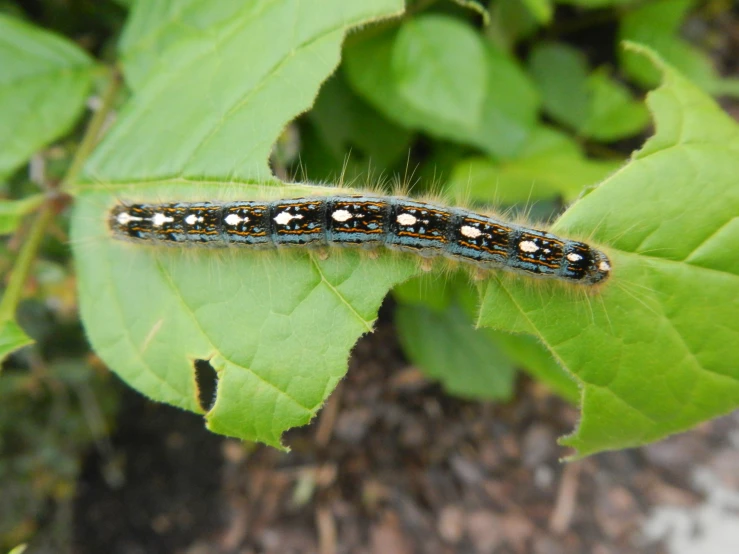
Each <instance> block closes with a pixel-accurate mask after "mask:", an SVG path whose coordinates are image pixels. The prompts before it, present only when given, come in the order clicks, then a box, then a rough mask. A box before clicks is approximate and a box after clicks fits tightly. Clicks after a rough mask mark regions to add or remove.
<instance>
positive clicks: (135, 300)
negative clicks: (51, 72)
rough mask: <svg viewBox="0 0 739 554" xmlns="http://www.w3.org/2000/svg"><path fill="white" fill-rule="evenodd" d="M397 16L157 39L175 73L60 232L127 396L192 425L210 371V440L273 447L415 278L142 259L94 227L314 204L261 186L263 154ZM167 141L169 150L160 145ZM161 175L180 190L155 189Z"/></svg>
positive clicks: (122, 126) (285, 14)
mask: <svg viewBox="0 0 739 554" xmlns="http://www.w3.org/2000/svg"><path fill="white" fill-rule="evenodd" d="M188 6H189V4H188V3H187V2H183V3H182V5H181V9H183V10H186V9H187V8H188ZM401 8H402V3H400V2H397V1H387V0H376V1H374V2H364V3H362V4H361V5H359V4H347V3H345V2H338V1H337V2H335V4H334V6H332V7H327V6H326V5H325V2H318V1H317V0H316V1H314V2H305V1H303V2H274V1H271V2H261V3H258V5H255V4H249V5H248V6H243V7H242V8H241V10H240V11H239V12H237V13H231V14H230V17H228V18H225V19H219V21H220V23H215V24H210V25H206V22H207V21H212V18H213V17H215V15H214V14H212V13H211V12H208V11H207V10H205V8H202V7H201V10H200V11H198V12H197V13H198V14H199V16H200V17H203V18H204V19H203V21H202V22H201V24H200V27H201V28H205V27H207V32H204V33H202V34H199V33H198V34H196V36H194V37H193V36H192V35H191V34H189V33H184V34H183V35H182V36H180V37H178V38H177V40H175V36H176V35H174V34H169V35H168V36H170V40H171V43H170V45H169V46H168V47H166V48H164V49H163V50H162V53H161V58H162V63H165V64H166V62H167V60H168V59H169V56H177V57H179V58H182V57H187V60H186V61H185V62H182V61H180V62H178V63H179V64H180V65H176V69H175V70H173V71H168V72H163V73H160V72H154V73H152V74H151V75H150V76H148V77H138V78H137V79H136V82H137V83H139V85H138V86H140V89H139V90H137V91H136V93H135V94H134V96H133V97H132V99H131V101H130V103H129V104H128V105H127V106H126V107H125V108H124V109H123V110H122V113H121V116H120V119H119V121H118V122H117V124H116V126H115V127H114V128H113V129H111V132H110V134H109V135H108V136H107V137H106V140H105V141H104V143H103V144H101V145H100V147H99V148H98V149H97V151H96V153H95V155H94V157H93V158H92V159H91V160H90V162H89V164H88V166H87V168H86V171H87V172H88V175H89V176H90V177H89V179H90V181H92V182H90V183H87V184H80V185H79V186H78V198H77V203H76V206H75V214H74V219H73V229H72V236H73V241H74V244H75V256H76V260H77V267H78V274H79V289H80V303H81V312H82V317H83V321H84V322H85V326H86V328H87V330H88V333H89V338H90V340H91V342H92V344H93V345H94V347H95V348H96V351H97V352H98V353H99V354H100V355H101V357H102V358H103V359H104V360H105V361H106V363H108V364H109V365H110V366H111V367H112V368H114V369H115V370H116V371H117V372H118V373H119V374H120V375H121V377H122V378H123V379H125V380H126V381H127V382H128V383H130V384H131V385H132V386H134V387H135V388H137V389H138V390H140V391H141V392H143V393H144V394H147V395H148V396H150V397H152V398H155V399H157V400H160V401H164V402H169V403H170V404H174V405H176V406H180V407H183V408H186V409H188V410H192V411H195V412H202V411H203V409H202V408H201V407H200V405H199V403H198V398H197V390H196V385H195V378H194V369H193V363H194V360H196V359H206V360H209V361H210V364H211V366H212V367H213V368H214V369H215V370H216V372H217V374H218V379H219V382H218V392H217V398H216V401H215V404H214V405H213V406H212V407H211V408H210V409H209V411H208V413H207V415H206V418H207V421H208V427H209V428H210V429H211V430H213V431H216V432H219V433H222V434H228V435H233V436H238V437H241V438H245V439H250V440H259V441H262V442H265V443H268V444H271V445H275V446H279V444H280V435H281V433H282V431H283V430H285V429H287V428H290V427H294V426H297V425H303V424H305V423H307V422H308V421H309V420H310V419H311V417H312V416H313V415H314V414H315V412H316V411H317V410H318V409H319V408H320V406H321V404H322V403H323V401H324V399H325V398H326V397H327V396H328V394H330V392H331V391H332V390H333V388H334V387H335V386H336V383H337V382H338V381H339V379H340V378H341V377H342V376H343V375H344V373H345V372H346V359H347V356H348V353H349V350H350V349H351V347H352V345H353V344H354V342H355V341H356V339H357V337H358V336H359V335H361V334H362V333H366V332H368V331H370V330H371V329H372V322H373V320H374V318H375V317H376V313H377V309H378V307H379V305H380V302H381V301H382V298H383V297H384V296H385V294H386V293H387V290H388V289H389V288H390V287H392V286H393V285H394V284H396V283H398V282H400V281H403V280H405V279H407V278H408V277H409V276H410V275H412V274H413V273H414V272H415V265H414V264H413V263H410V262H407V261H406V260H402V261H394V260H388V259H387V258H384V259H381V260H376V261H368V260H361V259H360V257H359V254H358V253H357V252H346V253H345V254H344V255H341V256H332V257H330V258H329V259H328V260H325V261H321V260H320V259H318V258H317V257H316V254H315V253H310V254H306V253H302V254H301V253H295V254H294V255H290V256H281V255H280V254H279V253H277V252H264V253H262V255H260V254H259V253H254V252H249V255H239V254H234V253H233V252H227V253H221V252H214V251H206V252H202V251H201V252H187V251H183V250H181V249H150V248H146V247H143V248H142V247H141V246H140V245H130V244H125V243H121V242H118V241H113V240H111V239H110V237H109V235H108V232H107V229H106V225H105V221H104V217H105V213H106V210H107V209H108V208H109V207H110V206H111V204H112V203H114V202H116V201H117V200H119V199H121V198H124V199H132V198H135V199H137V200H144V199H149V200H156V201H164V200H166V199H177V200H183V201H185V200H188V199H197V198H199V199H201V200H205V199H209V200H213V199H220V200H227V199H229V198H237V197H238V198H241V199H244V198H249V197H256V196H261V197H270V196H271V197H277V196H289V195H293V196H300V195H303V194H311V193H312V194H319V193H320V192H321V190H322V189H320V188H318V187H307V186H300V185H295V186H281V187H280V186H265V183H266V184H270V183H271V184H274V183H275V181H274V178H273V177H272V176H271V173H270V172H269V169H268V167H267V158H268V156H269V151H270V147H271V145H272V144H273V143H274V141H275V139H276V138H277V135H278V134H279V132H280V131H281V129H282V128H283V127H284V126H285V124H286V123H287V122H288V121H289V120H290V119H291V118H292V117H294V116H295V115H296V114H298V113H300V112H301V111H303V110H305V109H306V108H307V107H308V106H309V105H310V103H311V102H312V101H313V99H314V98H315V95H316V92H317V90H318V86H319V85H320V83H321V81H322V80H323V79H325V78H326V77H327V75H328V74H329V73H330V72H331V71H332V70H333V69H334V67H335V66H336V64H337V63H338V59H339V48H340V45H341V41H342V39H343V36H344V33H345V32H346V30H347V29H348V28H349V26H351V25H353V24H358V23H360V22H362V21H366V20H368V19H372V18H378V17H382V16H387V15H391V14H393V13H397V12H398V11H399V10H400V9H401ZM213 9H214V10H217V8H215V7H214V8H213ZM137 10H142V12H138V13H135V14H134V19H133V21H135V22H138V23H137V24H138V25H140V26H142V27H146V28H150V29H151V28H156V29H159V31H158V33H159V34H165V35H167V34H168V33H174V31H170V26H177V25H178V22H179V19H178V17H179V16H177V17H175V16H172V13H175V14H177V13H179V12H178V10H174V11H173V12H167V14H166V15H167V16H171V17H172V18H173V21H172V22H170V23H167V22H165V21H163V20H162V19H161V18H162V17H163V16H162V14H160V13H153V14H152V17H159V18H160V19H158V20H157V22H156V24H150V25H149V26H148V27H147V26H146V25H144V24H143V23H141V19H142V18H143V17H144V16H143V15H142V13H143V14H151V12H150V10H151V8H150V7H147V6H146V4H145V3H138V4H137V5H136V7H135V8H134V11H135V12H136V11H137ZM203 10H204V11H203ZM216 15H218V14H216ZM193 17H194V16H193ZM209 18H210V19H209ZM213 53H216V54H217V59H218V63H213V58H212V57H211V55H212V54H213ZM244 67H248V68H249V71H248V72H244V71H243V68H244ZM182 91H187V93H186V94H185V93H183V92H182ZM173 135H174V136H178V137H181V140H177V141H172V140H165V139H166V138H168V137H171V136H173ZM172 174H176V175H180V176H181V177H179V178H172V179H169V180H164V179H163V178H164V177H165V176H167V175H172ZM204 176H210V177H212V180H211V181H208V180H205V179H204V178H203V177H204ZM98 180H105V181H106V183H104V184H100V185H95V183H94V182H95V181H98ZM236 180H243V181H250V182H252V183H257V182H259V185H248V184H242V185H235V184H234V181H236ZM260 180H261V182H260ZM115 182H120V183H123V184H120V185H115V184H112V183H115ZM331 190H332V191H335V189H331Z"/></svg>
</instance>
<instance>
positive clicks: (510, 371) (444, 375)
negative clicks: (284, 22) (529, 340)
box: [395, 303, 516, 400]
mask: <svg viewBox="0 0 739 554" xmlns="http://www.w3.org/2000/svg"><path fill="white" fill-rule="evenodd" d="M395 325H396V327H397V329H398V337H399V339H400V343H401V345H402V346H403V351H404V352H405V353H406V355H407V356H408V358H409V359H410V361H411V362H413V363H414V364H415V365H417V366H418V367H420V368H421V369H422V370H423V371H424V373H426V374H427V375H428V376H429V377H431V378H433V379H437V380H439V381H440V382H441V384H442V386H443V387H444V389H445V390H446V391H448V392H449V393H451V394H454V395H456V396H460V397H463V398H476V399H484V400H506V399H508V398H510V397H511V394H512V392H513V382H514V377H515V373H516V372H515V369H514V367H513V365H512V363H511V361H510V360H509V359H508V357H507V356H506V355H505V354H504V353H503V351H502V350H501V349H500V348H499V347H498V346H497V345H496V343H495V342H494V340H492V339H491V337H490V330H489V329H475V328H474V327H473V325H472V320H471V319H470V318H469V317H467V315H466V314H465V313H464V311H463V310H462V308H461V307H460V306H459V305H458V304H456V303H454V304H452V305H451V306H450V307H449V308H448V309H447V310H446V311H444V312H438V311H435V310H431V309H429V308H426V307H425V306H420V305H413V304H401V305H399V306H398V308H397V311H396V313H395Z"/></svg>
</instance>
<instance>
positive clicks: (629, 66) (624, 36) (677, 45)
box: [619, 0, 739, 97]
mask: <svg viewBox="0 0 739 554" xmlns="http://www.w3.org/2000/svg"><path fill="white" fill-rule="evenodd" d="M695 5H696V2H695V0H655V1H653V2H645V3H644V4H643V5H641V6H639V7H638V8H636V9H634V10H631V11H629V12H628V13H627V14H626V15H625V16H624V18H623V19H622V20H621V25H620V29H619V35H620V39H621V40H627V41H633V42H638V43H640V44H644V45H645V46H649V47H650V48H652V49H654V50H655V51H656V52H657V53H659V54H660V55H661V56H662V57H663V58H664V59H665V61H667V62H668V63H669V64H671V65H672V66H673V67H675V68H676V69H677V70H678V71H680V72H681V73H683V74H684V75H685V76H686V77H688V78H689V79H690V80H691V81H692V82H693V83H695V84H697V85H698V86H700V87H701V88H703V89H704V90H706V91H707V92H710V93H712V94H729V95H732V96H735V97H737V96H739V79H736V78H734V79H722V78H720V77H719V75H718V74H717V73H716V69H715V68H714V66H713V62H712V61H711V59H710V58H709V57H708V56H707V55H706V54H704V53H703V52H701V51H700V50H699V49H698V48H696V47H695V46H693V45H691V44H690V43H689V42H687V41H686V40H684V39H683V38H681V37H680V34H679V33H680V27H681V26H682V23H683V20H684V19H685V16H686V15H687V13H688V12H689V11H690V10H691V8H693V7H694V6H695ZM619 54H620V59H621V65H622V67H623V70H624V72H625V73H626V74H627V75H629V76H630V77H631V78H632V79H634V80H635V81H636V82H638V83H640V84H642V85H643V86H645V87H653V86H656V85H657V84H658V83H659V82H660V72H659V71H658V70H657V69H656V68H655V67H654V66H653V65H652V64H650V63H649V61H647V60H646V59H645V58H644V57H643V56H639V55H638V54H637V53H635V52H633V51H630V50H622V51H621V52H620V53H619Z"/></svg>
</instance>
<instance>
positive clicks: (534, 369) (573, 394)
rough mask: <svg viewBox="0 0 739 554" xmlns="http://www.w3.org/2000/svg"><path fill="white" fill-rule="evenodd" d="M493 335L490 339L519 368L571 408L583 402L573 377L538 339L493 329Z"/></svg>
mask: <svg viewBox="0 0 739 554" xmlns="http://www.w3.org/2000/svg"><path fill="white" fill-rule="evenodd" d="M490 331H491V338H493V339H494V340H495V342H496V344H497V345H498V346H499V347H500V349H501V350H502V351H503V352H505V354H506V355H507V356H508V357H509V358H510V359H511V360H512V361H513V363H514V365H515V366H516V367H520V368H521V369H523V370H524V371H525V372H526V373H528V374H529V375H531V376H532V377H534V378H535V379H536V380H538V381H540V382H542V383H544V384H545V385H546V386H548V387H549V388H550V389H551V390H552V391H554V392H555V393H556V394H558V395H559V396H561V397H562V398H564V399H565V400H567V401H569V402H571V403H572V404H578V403H579V402H580V389H578V387H577V383H576V382H575V380H574V378H573V377H572V375H570V374H569V373H567V372H566V371H565V370H564V369H562V368H561V367H560V366H559V364H558V363H557V362H556V360H555V359H554V358H553V357H552V354H551V352H549V350H547V349H546V348H545V347H544V346H543V345H542V344H541V343H540V342H539V341H538V340H537V339H536V338H535V337H532V336H531V335H514V334H511V333H504V332H502V331H493V330H492V329H490Z"/></svg>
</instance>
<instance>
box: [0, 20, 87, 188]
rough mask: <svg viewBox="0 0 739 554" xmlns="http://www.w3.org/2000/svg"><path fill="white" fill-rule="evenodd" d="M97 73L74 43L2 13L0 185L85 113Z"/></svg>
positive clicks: (0, 29) (0, 34) (0, 46)
mask: <svg viewBox="0 0 739 554" xmlns="http://www.w3.org/2000/svg"><path fill="white" fill-rule="evenodd" d="M94 71H95V64H94V62H93V60H92V59H91V58H90V57H89V56H88V55H87V54H86V53H85V52H84V51H83V50H81V49H80V48H78V47H77V46H76V45H75V44H73V43H71V42H70V41H68V40H67V39H65V38H62V37H58V36H56V35H54V34H52V33H49V32H48V31H44V30H41V29H38V28H36V27H34V26H33V25H29V24H28V23H24V22H22V21H20V20H18V19H15V18H12V17H9V16H6V15H3V14H0V122H2V123H1V124H0V183H2V182H3V181H4V180H5V178H7V177H8V176H9V175H10V174H11V173H12V172H13V171H14V170H16V169H17V168H18V167H20V166H21V165H22V164H23V163H25V162H26V161H27V160H28V159H29V158H30V157H31V156H32V155H33V153H34V152H36V151H37V150H38V149H39V148H41V147H43V146H44V145H46V144H48V143H49V142H51V141H53V140H54V139H56V138H58V137H60V136H61V135H63V134H64V133H65V132H67V131H69V129H70V128H71V127H72V125H73V124H74V123H75V122H76V121H77V119H78V118H79V117H80V115H81V114H82V110H83V109H84V106H85V100H86V99H87V95H88V93H89V91H90V86H91V84H92V78H93V74H94Z"/></svg>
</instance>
